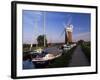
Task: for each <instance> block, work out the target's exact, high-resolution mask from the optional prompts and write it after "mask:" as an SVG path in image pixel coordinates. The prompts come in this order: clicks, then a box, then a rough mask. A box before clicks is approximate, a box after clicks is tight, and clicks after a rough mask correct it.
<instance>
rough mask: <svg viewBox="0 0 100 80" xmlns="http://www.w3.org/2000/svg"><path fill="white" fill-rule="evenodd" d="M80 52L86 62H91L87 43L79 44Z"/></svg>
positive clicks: (89, 48)
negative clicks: (86, 59)
mask: <svg viewBox="0 0 100 80" xmlns="http://www.w3.org/2000/svg"><path fill="white" fill-rule="evenodd" d="M81 48H82V51H83V52H84V54H85V55H86V57H87V58H88V61H89V62H91V47H90V44H89V43H83V44H81Z"/></svg>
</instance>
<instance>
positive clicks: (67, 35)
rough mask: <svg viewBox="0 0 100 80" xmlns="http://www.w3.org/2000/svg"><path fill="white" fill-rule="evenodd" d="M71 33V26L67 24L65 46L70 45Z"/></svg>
mask: <svg viewBox="0 0 100 80" xmlns="http://www.w3.org/2000/svg"><path fill="white" fill-rule="evenodd" d="M72 32H73V25H71V24H69V25H68V26H67V27H66V28H65V44H70V43H72Z"/></svg>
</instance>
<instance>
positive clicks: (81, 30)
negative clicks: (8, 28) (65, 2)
mask: <svg viewBox="0 0 100 80" xmlns="http://www.w3.org/2000/svg"><path fill="white" fill-rule="evenodd" d="M44 13H45V26H46V28H45V31H46V36H47V40H48V42H52V43H55V42H64V40H65V36H64V32H63V31H64V25H67V24H72V25H73V37H72V38H73V41H78V40H80V39H83V40H85V41H89V40H90V26H91V25H90V20H91V15H90V14H88V13H69V12H43V11H32V10H23V12H22V27H23V43H28V44H30V43H36V42H37V41H36V38H37V36H38V35H42V34H44V31H43V26H44V24H43V23H44ZM62 33H63V34H62ZM61 34H62V35H61Z"/></svg>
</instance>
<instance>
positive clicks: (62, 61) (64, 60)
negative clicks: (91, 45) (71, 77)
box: [47, 47, 76, 68]
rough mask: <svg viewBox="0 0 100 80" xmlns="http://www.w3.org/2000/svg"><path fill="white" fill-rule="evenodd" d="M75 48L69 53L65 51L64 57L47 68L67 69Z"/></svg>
mask: <svg viewBox="0 0 100 80" xmlns="http://www.w3.org/2000/svg"><path fill="white" fill-rule="evenodd" d="M75 48H76V47H73V48H72V49H71V50H69V51H63V53H62V56H60V57H59V58H57V59H55V60H54V61H52V62H51V63H50V64H49V65H48V66H47V67H48V68H55V67H56V68H57V67H67V66H68V64H69V60H70V59H71V56H72V53H73V51H74V50H75Z"/></svg>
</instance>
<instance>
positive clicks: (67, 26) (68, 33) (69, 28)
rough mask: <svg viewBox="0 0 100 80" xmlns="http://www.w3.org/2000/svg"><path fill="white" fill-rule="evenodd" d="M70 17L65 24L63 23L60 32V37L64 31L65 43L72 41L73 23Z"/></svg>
mask: <svg viewBox="0 0 100 80" xmlns="http://www.w3.org/2000/svg"><path fill="white" fill-rule="evenodd" d="M71 19H72V17H70V18H69V20H68V23H67V24H65V23H64V24H63V26H64V31H63V33H61V35H60V37H61V36H62V35H63V34H64V33H65V44H70V43H72V32H73V25H72V24H71Z"/></svg>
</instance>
